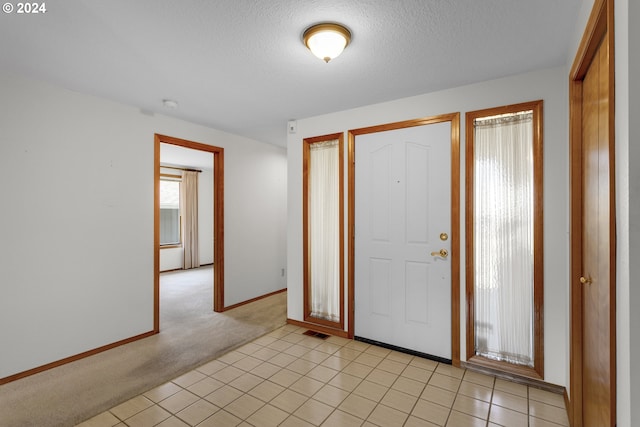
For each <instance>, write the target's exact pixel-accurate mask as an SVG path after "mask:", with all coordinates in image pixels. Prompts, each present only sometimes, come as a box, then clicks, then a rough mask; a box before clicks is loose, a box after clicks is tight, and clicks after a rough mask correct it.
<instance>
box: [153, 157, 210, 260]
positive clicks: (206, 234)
mask: <svg viewBox="0 0 640 427" xmlns="http://www.w3.org/2000/svg"><path fill="white" fill-rule="evenodd" d="M209 155H210V156H211V161H212V162H213V154H209ZM183 166H189V165H183ZM201 170H202V172H201V173H200V175H199V176H198V251H199V258H200V265H208V264H213V170H211V169H201ZM160 173H168V174H172V175H182V173H181V171H179V170H172V169H161V170H160ZM183 265H184V248H183V247H182V246H181V247H178V248H162V249H160V271H169V270H177V269H180V268H182V267H183Z"/></svg>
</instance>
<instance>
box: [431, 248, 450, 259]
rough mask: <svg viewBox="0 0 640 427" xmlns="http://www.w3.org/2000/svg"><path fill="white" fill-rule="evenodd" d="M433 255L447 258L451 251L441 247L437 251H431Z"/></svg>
mask: <svg viewBox="0 0 640 427" xmlns="http://www.w3.org/2000/svg"><path fill="white" fill-rule="evenodd" d="M431 256H439V257H441V258H446V257H448V256H449V251H447V250H446V249H440V250H439V251H437V252H431Z"/></svg>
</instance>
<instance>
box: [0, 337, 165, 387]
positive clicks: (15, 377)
mask: <svg viewBox="0 0 640 427" xmlns="http://www.w3.org/2000/svg"><path fill="white" fill-rule="evenodd" d="M155 334H157V332H155V331H149V332H145V333H144V334H140V335H136V336H134V337H131V338H127V339H124V340H122V341H117V342H114V343H111V344H107V345H104V346H102V347H98V348H94V349H93V350H89V351H85V352H83V353H80V354H76V355H75V356H69V357H66V358H64V359H61V360H57V361H55V362H51V363H47V364H46V365H42V366H38V367H37V368H33V369H29V370H28V371H24V372H19V373H17V374H14V375H10V376H8V377H5V378H0V385H2V384H7V383H10V382H12V381H16V380H19V379H21V378H25V377H28V376H31V375H35V374H38V373H40V372H43V371H47V370H49V369H53V368H57V367H58V366H62V365H66V364H67V363H71V362H75V361H76V360H80V359H84V358H85V357H89V356H93V355H95V354H98V353H102V352H103V351H107V350H111V349H112V348H115V347H120V346H121V345H125V344H129V343H132V342H134V341H138V340H141V339H143V338H148V337H150V336H152V335H155Z"/></svg>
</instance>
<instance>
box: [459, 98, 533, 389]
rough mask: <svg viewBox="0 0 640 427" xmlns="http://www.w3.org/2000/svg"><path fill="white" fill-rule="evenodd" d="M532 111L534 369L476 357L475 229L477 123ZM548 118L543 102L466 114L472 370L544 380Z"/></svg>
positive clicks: (467, 267)
mask: <svg viewBox="0 0 640 427" xmlns="http://www.w3.org/2000/svg"><path fill="white" fill-rule="evenodd" d="M528 110H531V111H532V114H533V121H532V126H533V128H532V132H533V140H532V144H533V146H532V149H533V216H534V218H533V283H532V286H533V319H532V322H533V361H534V363H533V367H528V366H523V365H517V364H513V363H509V362H503V361H497V360H491V359H489V358H486V357H482V356H477V355H476V349H475V346H476V328H475V323H476V320H475V281H476V280H475V256H474V253H475V228H474V214H475V212H474V209H475V208H474V206H475V196H474V187H475V185H474V180H475V178H474V172H473V171H474V169H475V159H474V153H475V151H474V150H475V127H474V121H475V120H476V119H478V118H482V117H490V116H496V115H500V114H507V113H515V112H518V111H528ZM543 121H544V114H543V100H536V101H529V102H523V103H520V104H511V105H503V106H500V107H494V108H487V109H483V110H476V111H469V112H467V113H466V125H465V126H466V168H465V176H466V199H465V200H466V205H465V209H466V220H465V223H466V232H465V238H466V252H465V257H466V280H465V287H466V298H465V299H466V308H467V346H466V347H467V363H468V364H469V365H471V366H477V367H481V368H488V369H495V370H497V371H502V372H509V373H511V374H515V375H519V376H523V377H527V378H533V379H538V380H542V379H544V250H543V248H544V234H543V231H544V196H543V194H544V182H543V181H544V176H543V175H544V172H543V169H544V168H543V163H544V154H543V153H544V148H543V147H544V131H543V129H544V124H543Z"/></svg>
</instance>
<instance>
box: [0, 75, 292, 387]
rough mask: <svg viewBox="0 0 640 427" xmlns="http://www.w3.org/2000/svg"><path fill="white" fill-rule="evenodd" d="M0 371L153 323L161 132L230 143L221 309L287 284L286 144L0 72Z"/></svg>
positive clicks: (48, 358) (31, 364) (131, 333)
mask: <svg viewBox="0 0 640 427" xmlns="http://www.w3.org/2000/svg"><path fill="white" fill-rule="evenodd" d="M0 93H2V96H1V97H0V129H2V132H1V133H0V139H1V140H0V194H2V206H3V209H0V239H1V242H2V245H0V295H1V297H0V342H1V343H2V351H0V378H3V377H7V376H9V375H12V374H16V373H19V372H22V371H25V370H29V369H32V368H35V367H38V366H41V365H44V364H47V363H50V362H54V361H57V360H60V359H62V358H65V357H69V356H72V355H76V354H78V353H81V352H84V351H87V350H91V349H94V348H97V347H100V346H103V345H106V344H110V343H113V342H116V341H119V340H123V339H126V338H129V337H132V336H135V335H138V334H142V333H145V332H149V331H151V330H152V329H153V188H154V183H153V175H154V172H153V166H154V165H153V161H154V160H153V158H154V133H161V134H165V135H171V136H175V137H179V138H184V139H187V140H192V141H197V142H201V143H205V144H211V145H216V146H220V147H224V149H225V159H224V161H225V164H224V168H225V288H226V300H225V304H226V305H231V304H234V303H237V302H240V301H244V300H247V299H250V298H254V297H257V296H260V295H263V294H265V293H268V292H272V291H275V290H279V289H281V288H283V287H284V286H285V281H284V279H283V278H282V277H281V276H280V269H281V268H282V267H283V266H284V265H285V251H286V247H285V244H284V233H285V221H286V215H285V206H286V186H285V183H284V181H285V177H286V154H285V150H284V149H282V148H278V147H275V146H272V145H268V144H263V143H260V142H257V141H253V140H249V139H246V138H242V137H238V136H234V135H230V134H227V133H224V132H220V131H217V130H214V129H210V128H206V127H203V126H198V125H194V124H191V123H187V122H184V121H181V120H177V119H172V118H168V117H165V116H161V115H155V116H153V115H150V114H143V113H141V112H140V111H139V110H138V109H137V108H134V107H129V106H125V105H121V104H117V103H114V102H111V101H107V100H104V99H100V98H96V97H92V96H87V95H83V94H79V93H75V92H71V91H68V90H65V89H63V88H60V87H56V86H52V85H49V84H45V83H42V82H38V81H34V80H29V79H25V78H22V77H18V76H15V75H10V74H4V73H0Z"/></svg>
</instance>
